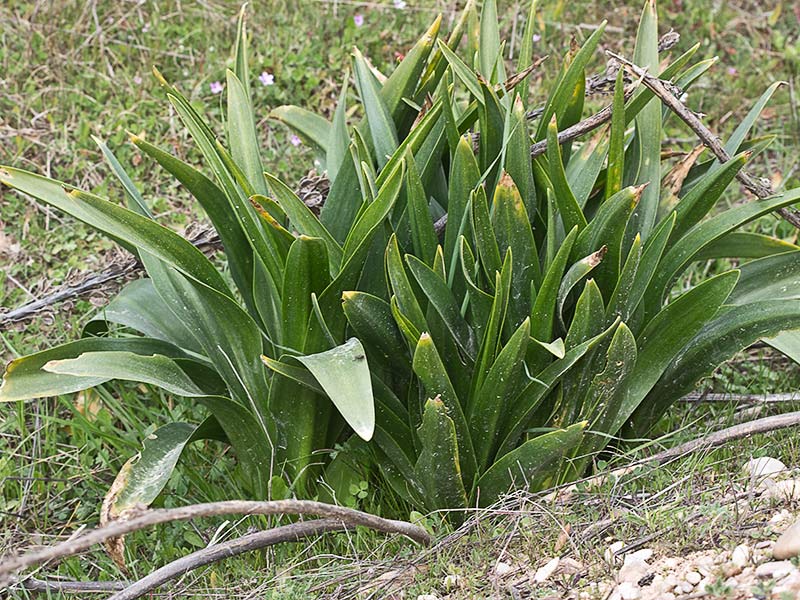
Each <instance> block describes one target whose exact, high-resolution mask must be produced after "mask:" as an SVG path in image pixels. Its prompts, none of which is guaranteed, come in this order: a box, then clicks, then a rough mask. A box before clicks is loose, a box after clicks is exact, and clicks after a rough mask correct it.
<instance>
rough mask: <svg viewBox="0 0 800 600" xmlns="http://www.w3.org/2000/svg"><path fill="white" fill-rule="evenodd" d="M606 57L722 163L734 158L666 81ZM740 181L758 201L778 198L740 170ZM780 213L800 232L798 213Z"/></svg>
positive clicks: (630, 63) (781, 210) (608, 53)
mask: <svg viewBox="0 0 800 600" xmlns="http://www.w3.org/2000/svg"><path fill="white" fill-rule="evenodd" d="M606 54H607V55H608V56H610V57H611V58H614V59H616V60H618V61H619V62H620V63H621V64H622V66H623V67H624V68H625V69H627V70H628V71H630V72H631V73H633V74H634V75H636V76H638V77H640V78H641V79H642V83H644V85H645V86H647V87H648V88H649V89H650V90H651V91H652V92H653V93H654V94H655V95H656V96H658V97H659V98H660V99H661V101H662V102H663V103H664V104H665V105H666V106H667V107H668V108H669V109H670V110H671V111H672V112H674V113H675V114H676V115H678V117H680V119H681V120H682V121H683V122H684V123H686V124H687V125H688V126H689V128H690V129H691V130H692V131H694V132H695V133H696V134H697V137H698V138H700V141H702V142H703V144H704V145H705V146H706V147H707V148H708V149H709V150H711V152H713V153H714V155H715V156H716V157H717V158H718V159H719V161H720V162H723V163H724V162H728V161H729V160H730V159H731V156H730V154H728V152H727V151H726V150H725V147H724V146H723V145H722V142H720V141H719V138H718V137H717V136H716V135H714V133H712V131H711V130H710V129H709V128H708V127H706V126H705V125H704V124H703V122H702V121H701V120H700V118H699V117H698V116H697V115H696V114H695V113H694V112H692V111H691V110H689V109H688V108H687V107H686V106H685V105H684V104H683V103H682V102H681V101H680V100H679V99H678V98H677V97H676V96H675V94H673V93H672V91H671V89H670V88H671V84H669V83H667V82H665V81H662V80H661V79H659V78H658V77H656V76H654V75H651V74H650V73H648V72H647V70H645V69H643V68H641V67H639V66H637V65H635V64H634V63H632V62H631V61H629V60H628V59H626V58H624V57H623V56H620V55H619V54H615V53H614V52H611V51H610V50H606ZM736 178H737V179H738V180H739V181H740V182H741V184H742V185H743V186H744V187H745V188H747V189H748V190H750V191H751V192H752V193H753V194H755V195H756V196H757V197H758V198H768V197H769V196H772V195H774V192H773V190H772V188H771V187H770V186H769V184H765V183H762V182H760V181H757V180H756V179H754V178H753V177H752V176H751V175H749V174H748V173H746V172H745V171H739V172H738V173H737V174H736ZM777 213H778V214H779V215H780V216H781V217H783V218H784V219H785V220H786V221H788V222H789V223H791V224H792V225H794V226H795V227H796V228H798V229H800V214H798V212H797V211H794V210H790V209H788V208H779V209H778V210H777Z"/></svg>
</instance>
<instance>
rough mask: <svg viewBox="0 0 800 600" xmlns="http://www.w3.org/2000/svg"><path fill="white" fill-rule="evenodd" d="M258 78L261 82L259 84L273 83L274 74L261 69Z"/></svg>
mask: <svg viewBox="0 0 800 600" xmlns="http://www.w3.org/2000/svg"><path fill="white" fill-rule="evenodd" d="M258 80H259V81H260V82H261V85H274V84H275V75H273V74H272V73H268V72H267V71H263V72H262V73H261V75H259V76H258Z"/></svg>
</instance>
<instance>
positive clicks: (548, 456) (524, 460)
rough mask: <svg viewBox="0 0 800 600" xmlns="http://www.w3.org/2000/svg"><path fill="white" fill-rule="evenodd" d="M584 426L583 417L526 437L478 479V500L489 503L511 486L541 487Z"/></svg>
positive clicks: (579, 437)
mask: <svg viewBox="0 0 800 600" xmlns="http://www.w3.org/2000/svg"><path fill="white" fill-rule="evenodd" d="M585 428H586V422H585V421H583V422H581V423H575V424H574V425H570V426H569V427H567V428H566V429H558V430H556V431H551V432H550V433H545V434H543V435H540V436H538V437H535V438H533V439H532V440H528V441H527V442H525V443H524V444H522V445H521V446H520V447H519V448H516V449H515V450H512V451H511V452H509V453H508V454H505V455H504V456H503V457H502V458H500V459H499V460H498V461H497V462H496V463H494V464H493V465H492V466H491V468H490V469H489V470H487V471H486V472H485V473H484V474H483V476H482V477H481V478H480V479H479V480H478V485H477V489H478V504H479V505H480V506H489V505H490V504H492V503H493V502H494V501H495V500H497V499H498V498H499V497H500V496H501V495H502V494H505V493H506V492H508V491H510V490H511V489H512V488H513V487H515V486H517V487H524V488H525V489H529V490H531V491H536V490H539V489H541V488H542V487H543V486H544V485H545V484H546V483H547V482H548V481H549V480H552V478H553V477H554V476H555V475H556V473H555V471H554V468H555V467H556V465H557V464H558V462H559V461H560V460H561V459H562V457H563V456H564V455H565V454H566V453H567V452H569V451H570V450H572V449H573V448H574V447H575V446H577V445H578V444H579V443H580V441H581V439H582V437H583V431H584V429H585Z"/></svg>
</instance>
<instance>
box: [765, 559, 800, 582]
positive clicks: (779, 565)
mask: <svg viewBox="0 0 800 600" xmlns="http://www.w3.org/2000/svg"><path fill="white" fill-rule="evenodd" d="M792 571H794V565H793V564H792V563H791V562H790V561H788V560H777V561H773V562H768V563H764V564H763V565H758V567H756V577H759V578H764V579H766V578H767V577H770V578H772V579H782V578H783V577H786V576H787V575H788V574H789V573H791V572H792Z"/></svg>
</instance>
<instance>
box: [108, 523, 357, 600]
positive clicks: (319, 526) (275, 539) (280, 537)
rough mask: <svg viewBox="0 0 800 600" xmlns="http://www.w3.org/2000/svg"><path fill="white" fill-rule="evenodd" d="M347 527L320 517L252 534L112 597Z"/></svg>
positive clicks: (130, 597) (127, 598)
mask: <svg viewBox="0 0 800 600" xmlns="http://www.w3.org/2000/svg"><path fill="white" fill-rule="evenodd" d="M346 528H347V526H346V525H345V524H344V523H343V522H342V521H339V520H337V519H318V520H315V521H305V522H301V523H292V524H291V525H284V526H282V527H276V528H274V529H268V530H267V531H258V532H256V533H251V534H249V535H245V536H242V537H239V538H236V539H234V540H230V541H227V542H222V543H220V544H215V545H214V546H209V547H208V548H203V549H202V550H198V551H197V552H192V553H191V554H189V555H187V556H183V557H181V558H179V559H177V560H175V561H173V562H171V563H169V564H167V565H164V566H163V567H161V568H160V569H157V570H155V571H153V572H152V573H150V574H149V575H147V576H145V577H142V578H141V579H140V580H139V581H137V582H136V583H134V584H132V585H131V586H130V587H127V588H125V589H124V590H123V591H121V592H119V593H117V594H114V595H113V596H111V597H110V598H109V599H108V600H134V599H135V598H141V597H142V596H144V595H145V594H146V593H148V592H149V591H151V590H154V589H155V588H157V587H159V586H161V585H163V584H165V583H167V582H168V581H171V580H173V579H175V578H177V577H180V576H181V575H184V574H186V573H188V572H189V571H192V570H194V569H197V568H199V567H202V566H204V565H208V564H211V563H215V562H219V561H221V560H225V559H226V558H232V557H234V556H238V555H239V554H244V553H245V552H251V551H253V550H259V549H260V548H266V547H267V546H273V545H275V544H280V543H282V542H297V541H300V540H301V539H303V538H307V537H310V536H314V535H319V534H322V533H326V532H329V531H341V530H344V529H346Z"/></svg>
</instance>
